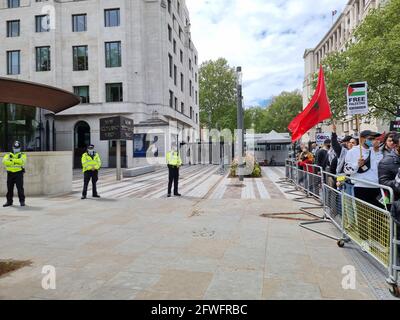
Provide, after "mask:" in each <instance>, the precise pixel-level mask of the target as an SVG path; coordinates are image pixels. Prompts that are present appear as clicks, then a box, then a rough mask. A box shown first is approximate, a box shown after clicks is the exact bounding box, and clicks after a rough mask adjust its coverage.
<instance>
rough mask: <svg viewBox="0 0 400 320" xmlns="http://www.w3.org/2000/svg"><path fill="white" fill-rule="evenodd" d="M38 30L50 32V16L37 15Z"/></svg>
mask: <svg viewBox="0 0 400 320" xmlns="http://www.w3.org/2000/svg"><path fill="white" fill-rule="evenodd" d="M35 22H36V32H49V31H50V16H48V15H41V16H35Z"/></svg>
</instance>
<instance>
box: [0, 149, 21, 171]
mask: <svg viewBox="0 0 400 320" xmlns="http://www.w3.org/2000/svg"><path fill="white" fill-rule="evenodd" d="M25 162H26V154H25V153H22V152H18V153H16V154H14V153H12V152H10V153H7V154H6V155H5V156H4V158H3V165H4V167H5V168H6V170H7V172H12V173H16V172H20V171H22V170H24V167H25Z"/></svg>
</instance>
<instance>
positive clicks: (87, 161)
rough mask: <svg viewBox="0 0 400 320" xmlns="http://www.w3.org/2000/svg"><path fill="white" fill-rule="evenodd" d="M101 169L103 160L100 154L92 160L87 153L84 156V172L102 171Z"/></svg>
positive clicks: (96, 154)
mask: <svg viewBox="0 0 400 320" xmlns="http://www.w3.org/2000/svg"><path fill="white" fill-rule="evenodd" d="M100 168H101V159H100V156H99V154H98V153H97V152H96V153H95V155H94V157H93V158H92V157H91V156H90V155H89V154H88V153H87V152H85V153H84V154H83V155H82V171H83V172H86V171H92V170H93V169H94V170H100Z"/></svg>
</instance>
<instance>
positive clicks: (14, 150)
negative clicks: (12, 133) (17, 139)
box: [13, 149, 21, 153]
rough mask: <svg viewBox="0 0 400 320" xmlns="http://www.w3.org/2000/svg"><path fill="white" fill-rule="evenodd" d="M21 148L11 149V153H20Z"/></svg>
mask: <svg viewBox="0 0 400 320" xmlns="http://www.w3.org/2000/svg"><path fill="white" fill-rule="evenodd" d="M20 152H21V149H13V153H20Z"/></svg>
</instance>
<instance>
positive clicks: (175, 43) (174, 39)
mask: <svg viewBox="0 0 400 320" xmlns="http://www.w3.org/2000/svg"><path fill="white" fill-rule="evenodd" d="M174 54H176V40H175V39H174Z"/></svg>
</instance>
